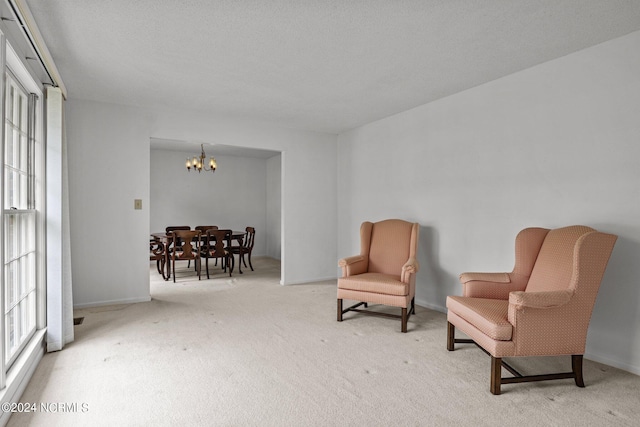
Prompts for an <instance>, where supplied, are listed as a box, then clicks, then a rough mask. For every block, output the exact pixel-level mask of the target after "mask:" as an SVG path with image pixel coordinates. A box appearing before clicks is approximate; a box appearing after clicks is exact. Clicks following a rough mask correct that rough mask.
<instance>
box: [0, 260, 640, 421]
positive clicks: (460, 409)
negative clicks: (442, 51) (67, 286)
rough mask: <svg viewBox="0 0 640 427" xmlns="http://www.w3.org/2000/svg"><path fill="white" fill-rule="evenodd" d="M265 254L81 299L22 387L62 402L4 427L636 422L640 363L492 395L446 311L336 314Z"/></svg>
mask: <svg viewBox="0 0 640 427" xmlns="http://www.w3.org/2000/svg"><path fill="white" fill-rule="evenodd" d="M254 267H255V270H256V271H255V272H252V271H251V270H249V269H246V270H245V273H244V274H243V275H239V274H238V275H234V277H233V278H231V279H230V278H229V277H228V276H225V275H224V274H222V273H221V272H219V273H218V274H216V275H215V276H212V279H211V280H202V281H198V280H197V279H195V280H194V276H190V275H188V272H187V271H185V270H182V271H181V272H179V273H180V274H179V276H178V282H177V283H175V284H174V283H173V282H164V281H162V280H161V279H159V278H158V275H157V273H155V272H154V270H153V269H152V270H151V295H152V298H153V300H152V301H151V302H148V303H139V304H131V305H119V306H109V307H99V308H92V309H83V310H77V311H76V313H75V316H76V317H80V316H82V317H84V322H83V323H82V325H79V326H76V327H75V332H76V341H75V342H74V343H72V344H70V345H68V346H67V347H66V348H65V349H64V350H63V351H61V352H57V353H51V354H47V355H45V357H44V359H43V361H42V362H41V364H40V366H39V367H38V369H37V371H36V373H35V375H34V377H33V379H32V380H31V382H30V384H29V386H28V387H27V390H26V391H25V393H24V395H23V398H22V402H35V403H37V404H38V405H39V404H40V403H43V402H44V403H48V404H50V403H62V404H63V405H62V406H61V407H58V410H57V412H56V413H51V412H50V413H43V412H41V411H39V412H36V413H30V414H27V413H24V414H14V415H13V416H12V418H11V419H10V421H9V424H8V425H9V426H13V427H15V426H47V427H50V426H177V425H180V426H333V425H335V426H338V425H340V426H345V425H346V426H440V425H442V426H448V425H455V426H496V425H498V426H527V425H536V426H545V425H548V426H579V425H590V426H610V425H616V426H620V425H639V423H640V421H639V420H640V377H638V376H635V375H632V374H630V373H627V372H624V371H621V370H618V369H615V368H611V367H608V366H606V365H602V364H598V363H595V362H591V361H588V360H586V361H585V366H584V375H585V383H586V388H584V389H581V388H578V387H576V386H575V385H574V383H573V380H560V381H552V382H544V383H528V384H516V385H504V386H503V387H502V389H503V394H502V395H500V396H493V395H492V394H491V393H489V357H488V356H486V355H485V354H484V353H482V352H481V351H480V350H479V349H478V348H476V347H475V346H473V345H458V346H457V348H456V351H454V352H448V351H447V350H446V345H445V344H446V317H445V315H444V314H442V313H439V312H434V311H431V310H427V309H425V308H422V307H417V314H416V315H415V316H412V317H411V319H410V322H409V332H408V333H406V334H402V333H400V322H399V321H394V320H389V319H384V318H379V317H365V316H361V315H355V314H348V315H346V316H345V321H343V322H341V323H338V322H336V320H335V315H336V298H335V294H336V287H335V281H328V282H320V283H313V284H306V285H297V286H281V285H279V278H280V270H279V268H280V265H279V262H277V261H275V260H272V259H269V258H256V259H255V260H254ZM511 362H512V364H513V365H515V366H516V367H518V368H522V370H523V371H525V372H526V373H530V374H532V373H543V372H545V370H547V369H551V370H570V367H569V360H568V358H566V359H565V358H561V359H558V358H537V359H517V360H512V361H511ZM536 370H537V371H536ZM540 370H541V371H542V372H540ZM505 375H506V373H505ZM74 405H75V406H74ZM67 411H68V412H67Z"/></svg>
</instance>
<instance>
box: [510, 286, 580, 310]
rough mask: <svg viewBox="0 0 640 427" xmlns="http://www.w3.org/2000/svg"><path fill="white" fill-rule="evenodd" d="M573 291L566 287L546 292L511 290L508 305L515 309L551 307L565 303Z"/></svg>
mask: <svg viewBox="0 0 640 427" xmlns="http://www.w3.org/2000/svg"><path fill="white" fill-rule="evenodd" d="M574 293H575V291H573V290H571V289H566V290H562V291H546V292H521V291H518V292H511V294H510V295H509V305H510V306H513V307H514V308H515V309H516V310H521V309H523V308H525V307H529V308H553V307H560V306H561V305H565V304H566V303H568V302H569V301H570V300H571V297H572V296H573V294H574Z"/></svg>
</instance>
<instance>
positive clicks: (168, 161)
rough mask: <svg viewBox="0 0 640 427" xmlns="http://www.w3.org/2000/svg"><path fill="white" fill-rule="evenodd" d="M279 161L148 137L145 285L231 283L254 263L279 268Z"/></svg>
mask: <svg viewBox="0 0 640 427" xmlns="http://www.w3.org/2000/svg"><path fill="white" fill-rule="evenodd" d="M281 157H282V156H281V153H280V152H278V151H271V150H263V149H252V148H244V147H230V146H224V145H219V144H215V145H214V144H211V143H203V142H192V141H179V140H169V139H159V138H151V140H150V199H149V216H150V219H149V224H150V230H149V255H150V258H149V260H150V269H149V271H150V275H151V277H150V279H151V281H153V282H156V283H157V282H158V280H160V281H164V282H168V281H171V282H177V283H179V282H181V281H182V282H188V281H192V280H207V279H219V278H230V277H234V276H236V277H237V276H239V275H246V274H248V273H249V274H250V273H252V272H254V271H255V267H256V265H255V264H256V263H255V261H254V260H255V258H256V257H258V258H260V257H266V258H271V259H273V260H276V261H277V262H279V261H280V259H281V255H280V252H281ZM212 162H213V164H212ZM187 166H189V167H187ZM259 264H260V263H258V265H259Z"/></svg>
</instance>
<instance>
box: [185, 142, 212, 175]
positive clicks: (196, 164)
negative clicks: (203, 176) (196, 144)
mask: <svg viewBox="0 0 640 427" xmlns="http://www.w3.org/2000/svg"><path fill="white" fill-rule="evenodd" d="M200 150H201V152H200V156H193V159H189V158H188V159H187V164H186V166H187V171H189V172H190V171H191V167H193V169H194V170H197V171H198V173H200V172H201V171H202V170H203V169H204V170H206V171H211V172H212V173H213V172H215V171H216V168H217V167H218V164H217V163H216V158H215V157H213V156H211V158H209V167H208V168H207V165H205V163H204V161H205V159H206V158H207V155H206V154H205V153H204V144H200Z"/></svg>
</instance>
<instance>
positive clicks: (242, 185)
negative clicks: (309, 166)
mask: <svg viewBox="0 0 640 427" xmlns="http://www.w3.org/2000/svg"><path fill="white" fill-rule="evenodd" d="M196 154H198V153H196ZM193 155H194V153H193V152H179V151H168V150H158V149H151V165H150V168H151V184H150V187H151V192H150V204H149V213H150V232H155V231H164V229H165V228H166V227H167V226H168V225H188V226H190V227H192V228H193V227H195V226H198V225H217V226H218V227H220V228H228V229H232V230H244V229H245V228H246V227H247V226H253V227H255V228H256V230H257V232H256V240H255V246H254V249H253V251H254V252H253V253H254V255H256V256H262V255H266V252H267V250H266V248H267V230H268V228H267V185H266V182H267V159H260V158H252V157H236V156H220V155H216V153H215V149H214V148H211V149H207V155H208V156H212V155H213V156H215V157H216V161H217V163H218V169H217V170H216V172H215V173H214V174H212V173H211V172H207V173H205V172H201V173H198V172H194V171H191V172H188V171H187V169H186V168H185V166H184V163H185V160H186V158H187V157H193ZM276 157H277V159H278V160H279V159H280V156H279V155H278V156H276ZM278 184H279V181H278ZM279 219H280V218H278V221H279ZM278 229H279V227H278ZM272 237H275V238H277V239H278V240H279V239H280V235H279V234H277V235H276V236H272ZM278 257H279V254H278Z"/></svg>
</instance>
